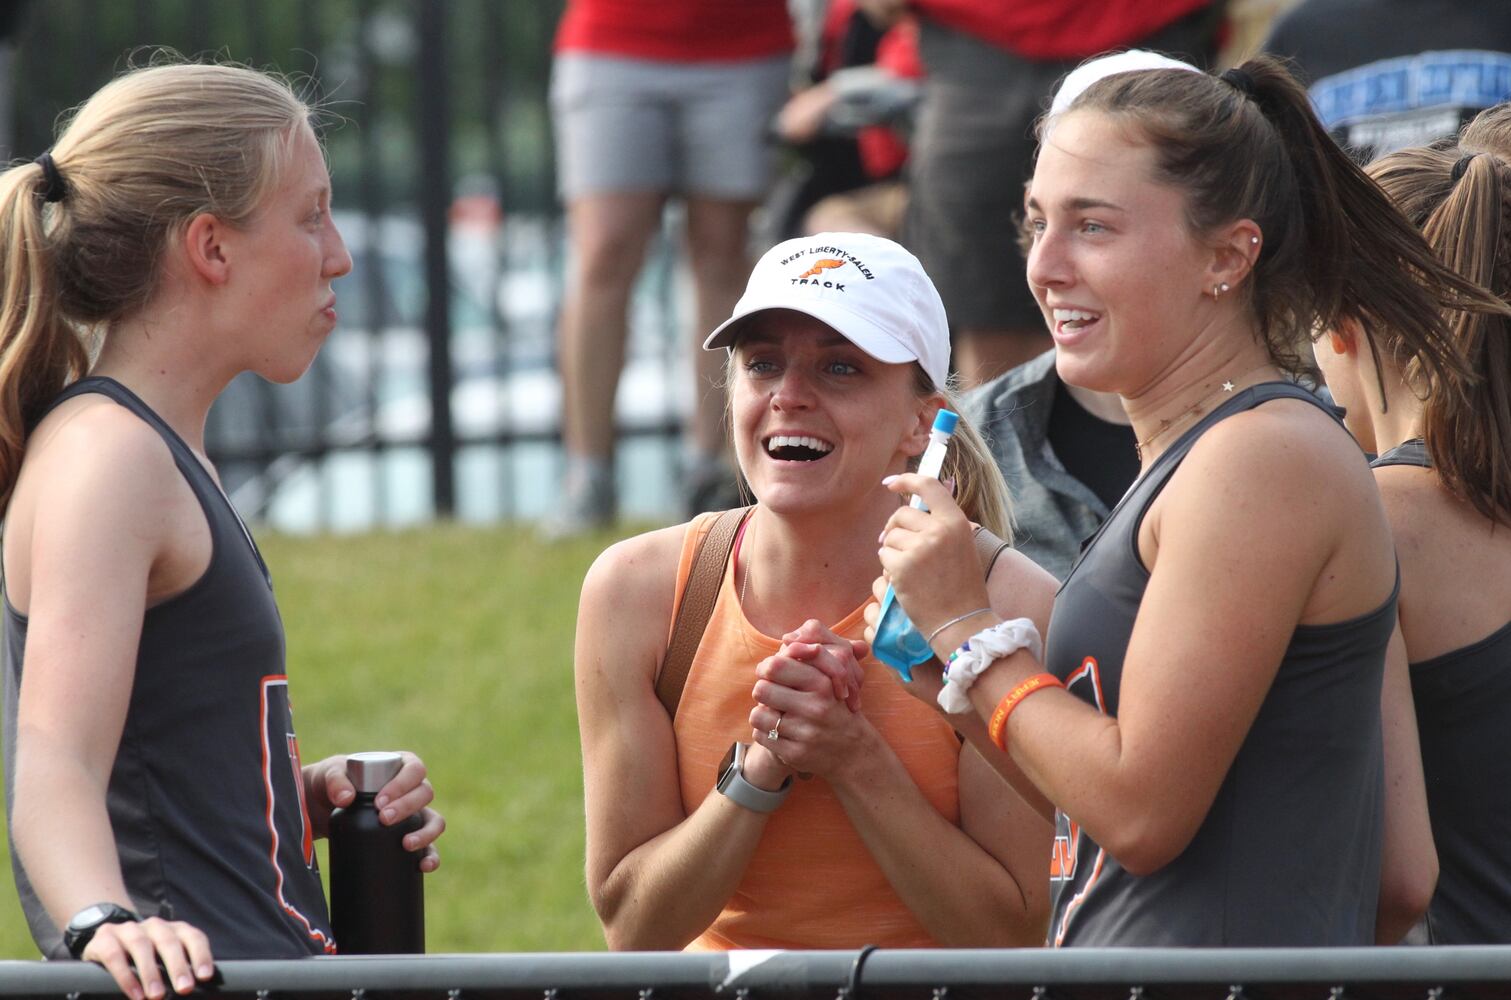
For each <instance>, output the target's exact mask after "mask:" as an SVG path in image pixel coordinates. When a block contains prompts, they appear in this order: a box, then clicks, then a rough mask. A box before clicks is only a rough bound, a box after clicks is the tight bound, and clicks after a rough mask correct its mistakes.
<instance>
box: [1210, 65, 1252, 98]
mask: <svg viewBox="0 0 1511 1000" xmlns="http://www.w3.org/2000/svg"><path fill="white" fill-rule="evenodd" d="M1218 79H1220V80H1222V81H1223V82H1224V83H1226V84H1227V85H1228V86H1230V87H1232V88H1233V89H1234V90H1236V91H1238V92H1239V93H1240V94H1242V95H1243V96H1245V97H1248V98H1252V97H1253V96H1254V78H1253V77H1252V76H1250V75H1249V74H1248V73H1246V72H1244V71H1243V70H1241V69H1239V68H1238V67H1237V66H1234V67H1233V68H1232V69H1225V70H1223V71H1222V74H1221V76H1219V77H1218Z"/></svg>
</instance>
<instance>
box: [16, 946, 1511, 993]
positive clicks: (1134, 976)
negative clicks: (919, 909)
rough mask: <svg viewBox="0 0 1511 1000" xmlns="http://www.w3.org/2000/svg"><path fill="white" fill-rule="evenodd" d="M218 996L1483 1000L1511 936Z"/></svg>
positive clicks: (974, 956) (1026, 954)
mask: <svg viewBox="0 0 1511 1000" xmlns="http://www.w3.org/2000/svg"><path fill="white" fill-rule="evenodd" d="M219 972H220V980H219V982H218V983H217V984H216V985H215V986H214V987H213V988H211V989H209V990H207V991H206V992H213V993H215V994H216V995H219V996H225V997H248V998H259V1000H262V998H267V1000H273V998H278V997H311V998H319V997H340V998H350V1000H379V998H382V997H399V996H403V997H415V998H418V997H437V998H456V1000H464V998H487V997H500V998H510V1000H716V998H717V1000H725V998H727V1000H763V998H766V997H782V998H789V1000H1007V998H1014V1000H1016V998H1023V1000H1197V998H1201V1000H1454V998H1463V1000H1477V998H1485V1000H1490V998H1495V1000H1504V998H1506V997H1511V947H1500V946H1497V947H1440V948H1370V949H1366V948H1336V949H1324V948H1313V949H1238V950H1218V949H1116V948H1114V949H1067V950H1063V951H1058V950H1053V949H1022V950H1001V951H876V950H865V951H817V952H804V951H790V952H732V953H727V954H726V953H720V954H683V953H643V954H516V955H434V956H424V957H414V958H399V957H391V958H390V957H381V958H380V957H360V958H359V957H351V958H314V959H308V960H305V961H285V962H260V961H240V962H223V963H221V965H220V967H219ZM114 992H115V991H114V989H113V985H112V982H111V980H110V978H109V976H108V975H106V973H105V972H104V970H102V969H99V968H96V967H94V966H91V965H86V964H83V963H73V962H0V996H7V997H11V996H37V997H68V996H85V995H103V994H110V993H114Z"/></svg>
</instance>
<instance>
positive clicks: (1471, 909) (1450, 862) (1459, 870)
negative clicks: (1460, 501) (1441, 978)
mask: <svg viewBox="0 0 1511 1000" xmlns="http://www.w3.org/2000/svg"><path fill="white" fill-rule="evenodd" d="M1373 464H1374V465H1375V467H1377V468H1378V467H1381V466H1389V465H1410V466H1416V467H1418V468H1422V469H1430V468H1432V460H1431V459H1430V458H1428V456H1427V449H1426V446H1425V445H1424V444H1423V443H1422V440H1421V439H1420V438H1414V439H1412V440H1410V441H1406V442H1404V443H1402V444H1401V445H1399V446H1398V447H1395V448H1392V449H1391V450H1390V451H1388V452H1386V453H1385V454H1383V455H1381V456H1380V457H1379V458H1378V459H1376V460H1375V461H1374V463H1373ZM1411 697H1412V701H1413V702H1415V704H1416V710H1417V732H1418V733H1419V734H1420V738H1421V742H1422V772H1423V774H1424V776H1425V777H1426V779H1427V808H1428V813H1429V815H1430V816H1431V817H1432V839H1433V842H1434V843H1436V845H1437V849H1438V887H1437V891H1436V892H1434V893H1433V896H1432V903H1431V904H1430V905H1429V906H1428V907H1427V932H1428V936H1429V937H1430V939H1431V940H1432V942H1433V943H1434V944H1511V850H1508V848H1507V845H1511V756H1508V755H1506V754H1504V753H1499V752H1496V751H1495V748H1497V747H1499V746H1501V744H1502V743H1503V742H1504V740H1505V732H1506V721H1507V719H1506V717H1507V713H1508V712H1511V622H1508V623H1506V624H1505V625H1503V626H1502V627H1500V628H1499V629H1497V630H1496V631H1495V632H1493V633H1491V634H1490V635H1488V636H1486V637H1485V638H1483V639H1480V640H1479V641H1477V642H1473V643H1471V644H1469V645H1467V646H1463V647H1461V648H1459V649H1455V650H1453V651H1452V652H1448V653H1443V654H1442V655H1441V656H1434V657H1433V658H1432V659H1430V660H1422V661H1420V662H1418V663H1413V664H1412V665H1411Z"/></svg>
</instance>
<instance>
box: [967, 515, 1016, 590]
mask: <svg viewBox="0 0 1511 1000" xmlns="http://www.w3.org/2000/svg"><path fill="white" fill-rule="evenodd" d="M975 540H976V556H977V558H979V559H980V560H981V570H982V576H984V577H985V578H986V579H988V580H990V579H991V578H992V569H993V567H995V566H996V565H997V560H998V559H999V558H1000V557H1001V555H1002V553H1003V552H1005V551H1006V550H1008V549H1010V548H1012V546H1011V545H1010V544H1008V543H1007V542H1004V541H1003V540H1002V539H1000V538H998V537H997V536H996V535H994V534H992V533H991V532H990V531H987V530H986V529H985V528H983V527H982V526H981V525H979V524H978V525H976V531H975Z"/></svg>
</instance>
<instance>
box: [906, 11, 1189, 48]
mask: <svg viewBox="0 0 1511 1000" xmlns="http://www.w3.org/2000/svg"><path fill="white" fill-rule="evenodd" d="M1210 3H1211V0H913V9H914V10H916V11H917V12H918V13H919V14H920V15H922V16H923V17H927V18H929V19H930V20H932V21H935V22H937V23H939V24H942V25H944V26H946V27H949V28H954V29H955V30H956V31H961V32H964V33H965V34H967V35H972V36H974V37H976V38H979V39H981V40H982V41H984V42H989V43H991V44H992V45H995V46H997V47H998V48H1002V49H1006V50H1008V51H1009V52H1013V53H1016V54H1017V55H1020V56H1025V57H1027V58H1029V59H1084V58H1085V57H1087V56H1094V55H1096V54H1097V53H1099V52H1105V51H1106V50H1108V49H1116V48H1122V47H1124V46H1128V45H1132V44H1134V43H1136V42H1138V41H1139V40H1140V39H1142V38H1144V37H1146V36H1147V35H1150V34H1153V33H1154V32H1155V31H1158V30H1159V29H1160V28H1163V27H1164V26H1165V25H1167V24H1170V23H1171V22H1173V21H1176V20H1178V19H1179V18H1181V17H1184V16H1185V15H1187V14H1190V13H1191V12H1193V11H1196V10H1200V9H1201V8H1203V7H1206V6H1208V5H1209V4H1210Z"/></svg>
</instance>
